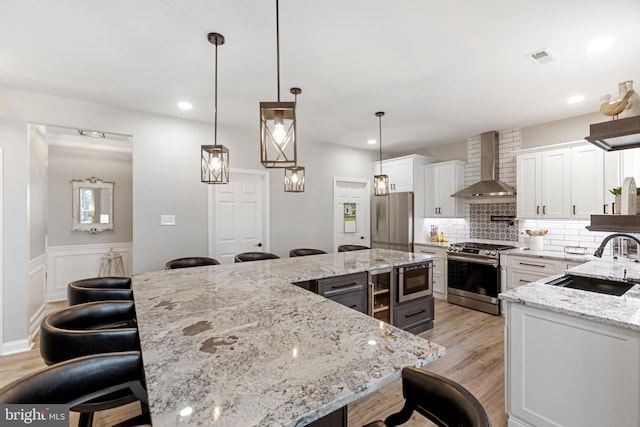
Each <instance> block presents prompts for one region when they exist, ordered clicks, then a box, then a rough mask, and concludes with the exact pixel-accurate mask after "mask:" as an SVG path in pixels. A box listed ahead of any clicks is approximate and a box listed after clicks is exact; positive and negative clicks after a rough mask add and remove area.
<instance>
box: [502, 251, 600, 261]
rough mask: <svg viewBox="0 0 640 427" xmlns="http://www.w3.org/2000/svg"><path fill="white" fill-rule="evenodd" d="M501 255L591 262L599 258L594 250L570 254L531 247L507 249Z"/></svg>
mask: <svg viewBox="0 0 640 427" xmlns="http://www.w3.org/2000/svg"><path fill="white" fill-rule="evenodd" d="M500 255H503V256H504V255H518V256H526V257H530V258H546V259H555V260H560V261H574V262H589V261H593V260H597V259H598V258H596V257H594V256H593V250H591V249H590V250H589V252H587V253H586V254H584V255H576V254H568V253H565V252H560V251H532V250H530V249H529V248H516V249H509V250H506V251H502V252H500Z"/></svg>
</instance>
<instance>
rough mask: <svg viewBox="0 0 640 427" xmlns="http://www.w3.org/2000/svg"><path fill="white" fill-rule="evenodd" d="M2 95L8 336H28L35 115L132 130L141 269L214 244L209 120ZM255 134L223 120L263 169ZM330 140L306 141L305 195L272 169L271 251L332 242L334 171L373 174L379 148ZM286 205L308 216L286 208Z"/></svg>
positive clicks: (237, 163)
mask: <svg viewBox="0 0 640 427" xmlns="http://www.w3.org/2000/svg"><path fill="white" fill-rule="evenodd" d="M0 99H2V100H3V102H2V103H0V146H2V147H3V148H4V162H5V170H4V174H5V176H6V177H10V179H7V180H6V182H5V187H4V194H3V196H4V206H5V212H4V214H5V215H4V231H5V235H4V242H3V244H4V251H3V253H4V260H3V261H4V266H5V268H4V272H3V277H2V283H3V296H4V298H3V301H2V303H3V306H2V317H3V320H4V322H3V327H4V331H3V332H4V334H3V340H4V342H5V343H6V342H10V341H19V340H22V339H24V338H25V337H27V335H28V323H29V322H28V320H29V319H28V314H27V301H28V295H27V286H26V281H27V279H28V277H29V270H28V254H29V252H28V247H29V241H28V238H29V237H28V224H29V220H28V215H27V206H28V204H27V185H28V171H27V166H28V164H29V157H28V149H27V141H28V133H27V123H29V122H30V123H45V124H51V125H56V126H64V127H70V128H84V129H97V130H102V131H107V132H115V133H121V134H126V135H132V136H133V242H134V252H133V272H134V273H136V272H143V271H149V270H156V269H161V268H163V265H164V263H165V262H166V260H168V259H171V258H176V256H175V255H176V254H206V253H207V185H206V184H202V183H201V182H200V176H199V173H200V145H201V144H207V143H210V142H211V139H212V135H213V125H212V124H208V123H202V122H195V121H188V120H181V119H175V118H170V117H165V116H159V115H153V114H146V113H140V112H136V111H130V110H123V109H118V108H113V107H108V106H103V105H97V104H92V103H89V102H83V101H77V100H71V99H65V98H60V97H55V96H50V95H44V94H38V93H32V92H25V91H18V90H13V89H7V88H0ZM256 108H257V106H256ZM258 135H259V131H258V129H257V128H256V129H254V130H241V129H230V128H224V127H221V126H219V130H218V142H219V143H222V144H224V145H226V146H227V147H228V148H229V150H230V162H231V164H232V167H234V168H243V169H262V166H261V165H260V163H259V151H258V147H259V145H258ZM323 147H325V146H324V145H322V146H320V145H318V144H314V143H311V142H308V141H302V142H300V148H299V150H300V152H299V155H300V161H299V162H300V164H301V165H302V166H305V167H307V168H308V170H309V172H308V177H309V178H308V184H307V185H308V187H307V190H306V192H305V193H304V194H303V195H288V194H286V195H285V194H284V193H283V192H282V174H283V172H282V170H277V171H273V172H271V174H272V179H271V181H272V200H271V207H272V212H271V236H272V250H275V251H276V252H278V253H281V254H282V253H284V252H285V251H288V249H289V248H290V247H293V246H294V243H295V246H298V245H299V244H300V245H301V244H302V243H304V244H305V245H319V246H322V247H324V248H327V249H328V248H329V245H330V243H327V242H328V240H327V239H329V236H330V235H331V233H332V215H331V212H332V211H331V189H330V188H331V185H332V184H331V183H332V178H333V176H334V175H339V176H345V177H354V178H370V175H371V173H372V171H371V162H372V161H373V160H374V159H375V152H373V151H367V150H353V149H347V148H343V147H338V146H330V147H329V148H326V149H325V148H323ZM296 196H298V197H301V198H300V199H295V198H294V197H296ZM289 206H295V207H296V210H297V211H299V212H303V213H304V214H305V215H298V214H297V212H294V210H292V209H286V208H285V207H289ZM161 214H173V215H176V226H174V227H166V226H165V227H161V226H160V215H161ZM316 239H318V240H316Z"/></svg>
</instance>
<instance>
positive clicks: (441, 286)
mask: <svg viewBox="0 0 640 427" xmlns="http://www.w3.org/2000/svg"><path fill="white" fill-rule="evenodd" d="M414 252H417V253H421V254H426V255H431V256H432V257H433V296H434V297H435V298H438V299H444V300H446V299H447V248H446V247H439V246H430V245H414Z"/></svg>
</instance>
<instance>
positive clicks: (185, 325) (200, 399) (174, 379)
mask: <svg viewBox="0 0 640 427" xmlns="http://www.w3.org/2000/svg"><path fill="white" fill-rule="evenodd" d="M428 259H430V257H429V256H427V255H424V254H414V253H406V252H397V251H387V250H381V249H372V250H365V251H354V252H343V253H334V254H326V255H314V256H306V257H295V258H282V259H276V260H266V261H259V262H245V263H239V264H229V265H217V266H209V267H196V268H185V269H178V270H167V271H156V272H150V273H143V274H139V275H135V276H134V277H133V292H134V299H135V304H136V313H137V319H138V329H139V332H140V341H141V347H142V355H143V363H144V369H145V376H146V380H147V387H148V393H149V401H150V410H151V416H152V421H153V424H154V426H156V427H159V426H177V425H198V426H207V425H215V426H234V427H235V426H240V425H241V426H303V425H306V424H308V423H309V422H312V421H314V420H316V419H319V418H321V417H323V416H324V415H326V414H329V413H331V412H333V411H335V410H337V409H340V408H341V407H343V406H345V405H347V404H349V403H351V402H353V401H355V400H357V399H358V398H360V397H362V396H365V395H366V394H368V393H370V392H372V391H374V390H376V389H378V388H380V387H382V386H383V385H385V384H387V383H390V382H392V381H393V380H395V379H397V378H399V377H400V371H401V369H402V367H404V366H416V367H420V366H424V365H426V364H427V363H430V362H432V361H434V360H436V359H438V358H440V357H442V356H443V355H444V353H445V349H444V347H441V346H439V345H438V344H435V343H432V342H429V341H427V340H425V339H423V338H420V337H418V336H415V335H413V334H410V333H408V332H405V331H402V330H400V329H398V328H395V327H393V326H391V325H387V324H385V323H381V322H379V321H377V320H375V319H373V318H371V317H369V316H366V315H364V314H362V313H359V312H356V311H354V310H351V309H349V308H347V307H345V306H342V305H340V304H337V303H335V302H333V301H330V300H328V299H325V298H323V297H321V296H319V295H316V294H313V293H311V292H309V291H306V290H304V289H301V288H299V287H297V286H294V285H291V284H290V283H291V282H296V281H302V280H310V279H318V278H323V277H331V276H336V275H342V274H349V273H356V272H361V271H368V270H370V269H375V268H383V267H388V266H396V265H403V264H410V263H414V262H417V261H423V260H428Z"/></svg>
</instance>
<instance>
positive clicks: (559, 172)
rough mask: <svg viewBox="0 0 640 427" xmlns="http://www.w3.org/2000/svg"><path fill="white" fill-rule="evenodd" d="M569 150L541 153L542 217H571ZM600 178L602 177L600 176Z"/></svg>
mask: <svg viewBox="0 0 640 427" xmlns="http://www.w3.org/2000/svg"><path fill="white" fill-rule="evenodd" d="M569 153H570V151H569V149H568V148H563V149H560V150H551V151H545V152H543V153H542V161H541V165H542V217H543V218H558V219H564V218H570V217H571V198H570V191H571V184H570V179H571V174H570V172H571V171H570V165H571V163H570V158H569ZM601 176H602V175H601Z"/></svg>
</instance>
